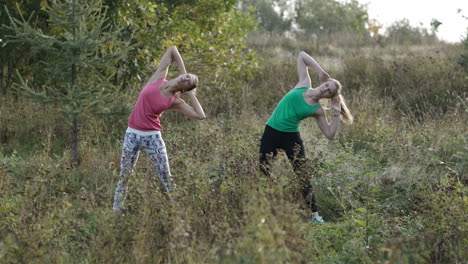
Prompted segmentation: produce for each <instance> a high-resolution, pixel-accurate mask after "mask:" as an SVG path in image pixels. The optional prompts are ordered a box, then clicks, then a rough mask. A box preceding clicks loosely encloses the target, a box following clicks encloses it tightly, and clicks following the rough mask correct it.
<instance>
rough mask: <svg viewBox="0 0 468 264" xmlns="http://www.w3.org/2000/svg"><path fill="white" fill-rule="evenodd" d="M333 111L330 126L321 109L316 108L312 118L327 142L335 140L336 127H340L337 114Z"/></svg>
mask: <svg viewBox="0 0 468 264" xmlns="http://www.w3.org/2000/svg"><path fill="white" fill-rule="evenodd" d="M333 111H334V114H333V120H332V122H331V124H330V123H328V120H327V116H326V115H325V111H324V110H323V108H321V107H320V108H318V109H317V110H315V113H314V117H315V120H317V124H318V126H319V128H320V131H321V132H322V134H323V135H325V137H327V138H328V139H329V140H333V139H334V138H335V135H336V132H337V131H338V127H339V125H340V115H339V112H337V111H336V110H335V109H334V110H333Z"/></svg>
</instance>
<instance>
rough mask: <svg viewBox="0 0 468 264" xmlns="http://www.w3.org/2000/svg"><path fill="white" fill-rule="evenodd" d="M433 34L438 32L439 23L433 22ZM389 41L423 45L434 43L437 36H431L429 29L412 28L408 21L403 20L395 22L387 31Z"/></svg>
mask: <svg viewBox="0 0 468 264" xmlns="http://www.w3.org/2000/svg"><path fill="white" fill-rule="evenodd" d="M433 23H435V24H431V25H432V26H433V33H435V31H436V30H437V27H438V24H437V22H433ZM386 37H387V39H388V40H387V41H389V42H391V43H397V44H408V45H414V44H421V43H425V42H428V41H429V42H430V41H434V40H435V39H436V36H435V35H434V34H430V33H429V32H428V31H427V29H425V28H422V27H417V26H412V25H411V24H410V22H409V20H408V19H406V18H405V19H402V20H400V21H396V22H394V23H393V24H392V25H390V26H389V27H388V28H387V30H386Z"/></svg>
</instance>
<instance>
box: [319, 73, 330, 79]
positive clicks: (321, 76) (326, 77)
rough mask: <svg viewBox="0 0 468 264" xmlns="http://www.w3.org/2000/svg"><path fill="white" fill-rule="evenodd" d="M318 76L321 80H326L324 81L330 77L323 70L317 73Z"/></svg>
mask: <svg viewBox="0 0 468 264" xmlns="http://www.w3.org/2000/svg"><path fill="white" fill-rule="evenodd" d="M319 77H320V81H321V82H326V81H328V79H330V75H329V74H328V73H327V72H326V71H324V70H322V71H321V72H320V73H319Z"/></svg>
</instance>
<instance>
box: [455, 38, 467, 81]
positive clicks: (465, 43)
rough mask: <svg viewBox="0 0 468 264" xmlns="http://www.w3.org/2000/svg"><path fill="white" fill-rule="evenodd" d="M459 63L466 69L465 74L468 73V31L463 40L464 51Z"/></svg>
mask: <svg viewBox="0 0 468 264" xmlns="http://www.w3.org/2000/svg"><path fill="white" fill-rule="evenodd" d="M457 61H458V64H460V65H461V66H462V67H463V69H465V72H468V29H467V32H466V34H465V38H464V39H463V40H462V51H461V54H460V57H459V58H458V60H457Z"/></svg>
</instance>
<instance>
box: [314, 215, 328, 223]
mask: <svg viewBox="0 0 468 264" xmlns="http://www.w3.org/2000/svg"><path fill="white" fill-rule="evenodd" d="M312 223H320V224H323V223H325V221H324V220H323V218H322V217H321V216H319V215H316V216H313V217H312Z"/></svg>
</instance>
